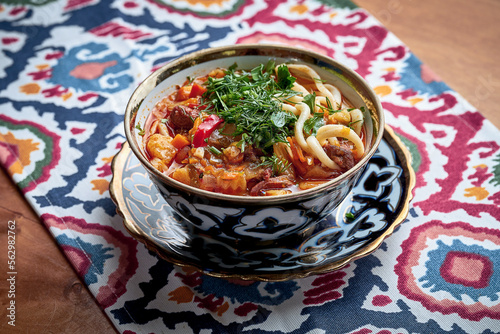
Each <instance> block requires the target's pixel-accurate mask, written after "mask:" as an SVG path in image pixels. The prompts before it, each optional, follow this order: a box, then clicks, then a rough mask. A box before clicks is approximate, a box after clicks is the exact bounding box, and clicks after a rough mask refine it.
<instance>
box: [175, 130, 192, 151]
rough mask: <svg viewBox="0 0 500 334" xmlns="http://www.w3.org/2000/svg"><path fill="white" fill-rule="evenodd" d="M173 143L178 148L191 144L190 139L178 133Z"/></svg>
mask: <svg viewBox="0 0 500 334" xmlns="http://www.w3.org/2000/svg"><path fill="white" fill-rule="evenodd" d="M172 145H173V146H175V148H177V149H178V150H180V149H181V148H183V147H184V146H187V145H189V140H188V139H187V138H186V137H185V136H183V135H181V134H176V135H175V137H174V139H173V140H172Z"/></svg>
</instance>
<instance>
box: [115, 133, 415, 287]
mask: <svg viewBox="0 0 500 334" xmlns="http://www.w3.org/2000/svg"><path fill="white" fill-rule="evenodd" d="M384 139H386V140H387V142H388V143H389V145H390V146H391V147H392V148H393V149H394V151H395V152H396V154H397V156H398V158H399V159H400V161H401V167H402V168H403V171H404V175H405V180H406V183H407V187H406V190H405V192H404V193H403V194H402V195H403V201H402V203H401V204H400V206H401V210H400V212H399V214H398V215H397V216H396V217H395V218H394V220H393V222H392V223H391V224H390V225H389V226H388V227H387V229H386V230H385V231H384V232H383V233H382V234H381V235H380V236H379V237H378V238H377V239H375V240H373V241H372V242H371V243H369V244H368V245H366V246H365V247H363V248H361V249H359V250H358V251H356V252H354V253H353V254H351V255H350V256H347V257H345V258H343V259H340V260H338V261H335V262H332V263H328V264H326V265H320V266H317V267H312V268H308V269H309V270H305V271H302V272H293V273H277V274H275V273H270V274H238V273H228V272H224V273H220V272H215V271H208V270H204V269H203V268H202V267H201V266H200V265H199V264H196V263H192V262H188V261H183V260H180V259H179V258H177V257H173V256H171V255H170V254H169V253H168V251H165V249H164V248H163V247H162V246H161V245H160V244H158V243H156V242H155V241H154V240H153V239H152V238H150V237H149V236H148V235H147V234H146V233H145V232H144V231H143V230H142V229H141V227H139V226H138V225H137V224H136V223H135V221H134V218H133V216H132V214H131V213H130V212H129V211H128V210H127V209H126V203H125V200H124V198H123V196H121V194H122V190H123V184H122V177H123V175H122V170H117V168H116V166H119V165H123V164H124V163H125V160H126V159H127V158H128V155H129V150H130V147H129V146H128V144H127V142H125V144H124V145H123V146H122V148H121V150H120V152H118V154H116V155H115V157H114V158H113V161H112V165H111V169H112V171H113V177H112V180H111V183H110V187H109V190H110V194H111V198H112V200H113V201H114V202H115V204H116V205H117V208H116V211H117V213H118V214H119V215H120V216H121V217H122V218H123V224H124V226H125V228H126V229H127V231H128V232H129V233H130V235H131V236H132V237H133V238H135V239H136V240H138V241H139V242H141V243H143V244H144V245H145V246H146V247H147V248H148V249H149V250H151V251H153V252H154V253H156V254H157V255H158V256H160V257H161V258H162V259H164V260H166V261H168V262H170V263H172V264H174V265H177V266H180V267H191V268H195V269H196V270H198V271H200V272H202V273H204V274H206V275H208V276H212V277H217V278H224V279H240V280H248V281H265V282H280V281H287V280H292V279H300V278H305V277H308V276H311V275H317V274H324V273H328V272H331V271H335V270H339V269H341V268H343V267H345V266H346V265H347V264H349V263H351V262H352V261H354V260H357V259H359V258H362V257H365V256H367V255H370V254H371V253H373V252H374V251H376V250H377V249H378V248H379V247H380V245H381V244H382V242H383V241H384V240H385V239H386V238H387V237H389V236H390V235H392V234H393V233H394V230H395V229H396V228H397V227H398V226H399V225H401V223H402V222H403V221H404V220H405V219H406V217H407V216H408V212H409V208H410V202H411V200H412V199H413V189H414V187H415V183H416V177H415V171H414V170H413V168H412V166H411V162H412V158H411V154H410V152H409V151H408V149H407V148H406V146H405V145H404V143H403V142H402V141H401V140H400V139H399V137H398V136H397V135H396V134H395V132H394V131H393V130H392V129H391V128H390V127H389V126H388V125H386V126H385V131H384Z"/></svg>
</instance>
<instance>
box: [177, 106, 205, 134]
mask: <svg viewBox="0 0 500 334" xmlns="http://www.w3.org/2000/svg"><path fill="white" fill-rule="evenodd" d="M198 115H199V111H198V110H196V109H193V108H190V107H188V106H175V107H174V108H173V109H172V112H171V113H170V121H171V123H172V125H173V126H174V127H175V128H177V129H190V128H192V127H193V124H194V120H195V119H196V117H198Z"/></svg>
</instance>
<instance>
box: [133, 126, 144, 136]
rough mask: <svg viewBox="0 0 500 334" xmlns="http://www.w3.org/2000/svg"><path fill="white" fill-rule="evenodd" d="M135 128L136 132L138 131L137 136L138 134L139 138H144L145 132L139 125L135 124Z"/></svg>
mask: <svg viewBox="0 0 500 334" xmlns="http://www.w3.org/2000/svg"><path fill="white" fill-rule="evenodd" d="M135 128H136V129H137V130H139V133H138V134H139V136H144V135H145V134H146V131H145V130H144V129H143V128H141V125H140V124H139V123H137V124H136V125H135Z"/></svg>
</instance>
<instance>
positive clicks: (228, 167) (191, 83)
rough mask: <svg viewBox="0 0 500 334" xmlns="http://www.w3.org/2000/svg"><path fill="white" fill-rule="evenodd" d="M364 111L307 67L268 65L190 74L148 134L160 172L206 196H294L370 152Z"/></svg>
mask: <svg viewBox="0 0 500 334" xmlns="http://www.w3.org/2000/svg"><path fill="white" fill-rule="evenodd" d="M363 123H364V120H363V112H362V108H360V109H357V108H353V106H352V105H351V103H350V102H349V101H347V100H346V99H345V97H344V96H343V94H342V93H341V92H340V91H339V90H338V89H337V88H336V87H335V86H333V85H331V84H328V83H325V82H324V81H323V80H321V78H320V77H319V75H318V74H317V73H316V72H315V71H314V70H313V69H312V68H311V67H309V66H306V65H300V64H281V65H278V66H276V65H275V64H274V62H272V61H270V62H268V63H267V64H261V65H259V66H257V67H255V68H253V69H251V70H243V69H238V68H237V66H236V65H233V66H231V67H229V68H227V69H222V68H216V69H214V70H212V71H211V72H210V73H207V75H205V76H202V77H197V78H187V79H186V82H184V83H183V84H182V85H181V86H179V87H177V89H176V90H175V91H174V92H173V93H172V94H170V95H168V96H165V97H164V98H163V99H162V100H160V101H159V102H158V103H157V104H156V105H155V107H154V109H153V110H152V112H151V114H150V116H149V118H148V119H147V121H146V124H145V128H144V129H140V130H141V134H142V135H143V143H144V145H145V151H146V152H147V154H148V159H149V161H150V162H151V164H152V165H153V166H154V167H155V168H156V169H158V170H159V171H160V172H162V173H164V174H166V175H167V176H169V177H171V178H172V179H175V180H177V181H179V182H182V183H184V184H187V185H190V186H193V187H196V188H200V189H203V190H207V191H212V192H218V193H224V194H231V195H243V196H273V195H282V194H289V193H291V192H295V191H301V190H305V189H310V188H312V187H315V186H318V185H320V184H323V183H325V182H328V181H330V180H332V179H334V178H336V177H338V176H339V175H341V174H342V173H345V172H346V171H348V170H349V169H351V168H352V167H353V166H354V165H355V164H356V163H357V162H358V161H359V160H360V159H361V158H362V157H363V155H364V151H365V143H364V137H365V136H364V128H363Z"/></svg>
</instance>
